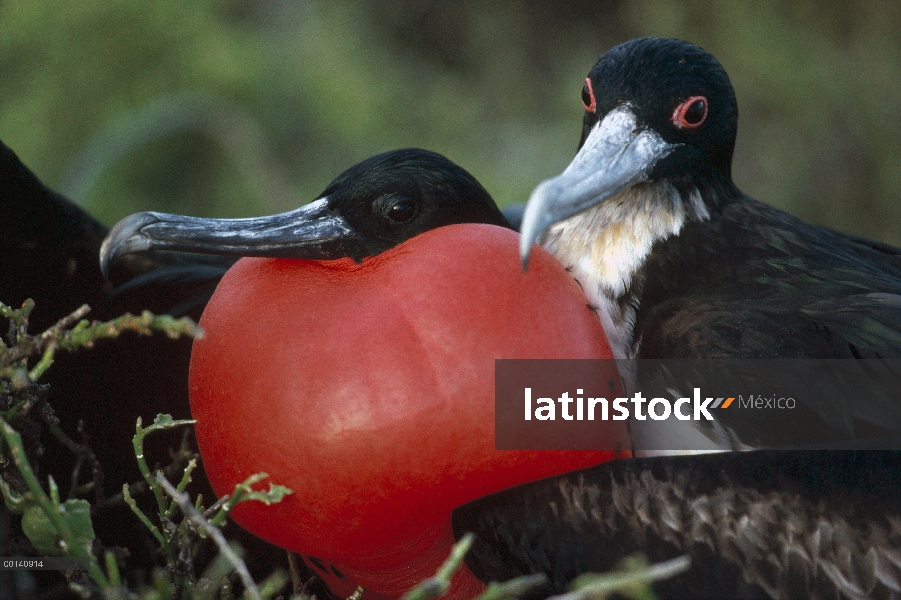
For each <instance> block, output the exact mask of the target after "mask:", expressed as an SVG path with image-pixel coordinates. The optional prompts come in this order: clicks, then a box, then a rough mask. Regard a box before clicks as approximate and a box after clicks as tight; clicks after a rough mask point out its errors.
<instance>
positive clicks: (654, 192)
mask: <svg viewBox="0 0 901 600" xmlns="http://www.w3.org/2000/svg"><path fill="white" fill-rule="evenodd" d="M709 218H710V210H709V209H708V207H707V204H706V203H705V202H704V200H703V199H702V198H701V194H700V193H699V192H698V189H697V188H696V187H693V186H689V187H686V188H683V189H682V190H681V191H680V190H679V189H677V188H676V187H675V186H674V185H673V184H672V183H670V182H668V181H665V180H661V181H656V182H647V183H641V184H638V185H635V186H633V187H631V188H629V189H628V190H626V191H624V192H622V193H620V194H617V195H616V196H613V197H612V198H609V199H607V200H605V201H604V202H602V203H601V204H599V205H597V206H595V207H593V208H590V209H588V210H586V211H584V212H582V213H579V214H578V215H576V216H574V217H571V218H569V219H567V220H565V221H561V222H560V223H557V224H555V225H553V226H551V227H550V229H549V230H548V232H547V233H546V234H545V237H544V240H543V242H542V245H543V246H544V247H545V248H547V250H548V251H550V252H551V254H553V255H554V256H555V257H557V259H558V260H559V261H560V262H561V263H563V266H565V267H566V269H567V270H568V271H569V272H570V274H571V275H572V276H573V277H574V278H575V279H576V281H578V282H579V284H580V285H581V286H582V290H583V291H584V292H585V294H586V296H587V297H588V300H589V302H590V304H591V307H592V308H593V309H594V310H595V312H596V313H597V314H598V316H599V317H600V319H601V324H602V325H603V326H604V330H605V332H606V333H607V338H608V339H609V341H610V346H611V348H612V349H613V354H614V356H615V357H616V358H633V357H634V356H635V354H636V351H637V347H636V345H635V344H634V340H633V327H634V324H635V313H636V311H637V310H638V304H639V298H640V295H641V290H642V287H643V283H644V282H643V281H642V279H641V277H639V276H637V274H638V273H639V272H640V270H641V267H642V266H643V265H644V264H645V262H646V261H647V259H648V256H649V255H650V254H651V252H652V250H653V249H654V245H655V244H657V243H658V242H660V241H663V240H666V239H667V238H670V237H672V236H677V235H679V232H680V231H681V230H682V227H683V226H684V225H685V223H686V222H687V221H689V220H694V221H703V220H707V219H709Z"/></svg>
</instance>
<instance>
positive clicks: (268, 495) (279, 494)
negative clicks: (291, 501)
mask: <svg viewBox="0 0 901 600" xmlns="http://www.w3.org/2000/svg"><path fill="white" fill-rule="evenodd" d="M293 493H294V492H293V491H292V490H290V489H289V488H286V487H285V486H283V485H276V484H274V483H270V484H269V489H268V490H266V491H263V490H259V491H257V490H250V491H249V492H246V493H244V494H242V496H241V502H244V501H245V500H259V501H260V502H263V503H264V504H266V506H269V505H270V504H275V503H277V502H281V501H282V499H283V498H284V497H285V496H287V495H289V494H293Z"/></svg>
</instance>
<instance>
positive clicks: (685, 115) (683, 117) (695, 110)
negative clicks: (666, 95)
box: [673, 96, 707, 129]
mask: <svg viewBox="0 0 901 600" xmlns="http://www.w3.org/2000/svg"><path fill="white" fill-rule="evenodd" d="M706 118H707V98H705V97H704V96H692V97H691V98H689V99H688V100H686V101H685V102H683V103H682V104H680V105H679V106H677V107H676V110H675V111H674V112H673V125H675V126H676V127H678V128H679V129H686V128H687V129H694V128H696V127H700V126H701V123H703V122H704V119H706Z"/></svg>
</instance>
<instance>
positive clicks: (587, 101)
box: [582, 77, 598, 112]
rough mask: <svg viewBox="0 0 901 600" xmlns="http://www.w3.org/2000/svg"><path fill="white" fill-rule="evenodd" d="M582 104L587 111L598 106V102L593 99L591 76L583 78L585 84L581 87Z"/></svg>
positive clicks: (593, 109) (594, 109) (592, 110)
mask: <svg viewBox="0 0 901 600" xmlns="http://www.w3.org/2000/svg"><path fill="white" fill-rule="evenodd" d="M582 106H584V107H585V110H587V111H588V112H594V111H596V110H597V108H598V103H597V102H596V101H595V99H594V90H592V89H591V78H590V77H586V78H585V85H584V86H583V87H582Z"/></svg>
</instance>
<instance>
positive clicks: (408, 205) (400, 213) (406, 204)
mask: <svg viewBox="0 0 901 600" xmlns="http://www.w3.org/2000/svg"><path fill="white" fill-rule="evenodd" d="M382 214H383V215H385V216H386V217H387V218H388V219H389V220H391V221H393V222H395V223H406V222H407V221H409V220H410V219H412V218H413V217H414V216H416V202H414V201H413V199H412V198H407V197H406V196H394V197H392V198H389V199H388V201H387V202H385V203H384V204H383V205H382Z"/></svg>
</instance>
